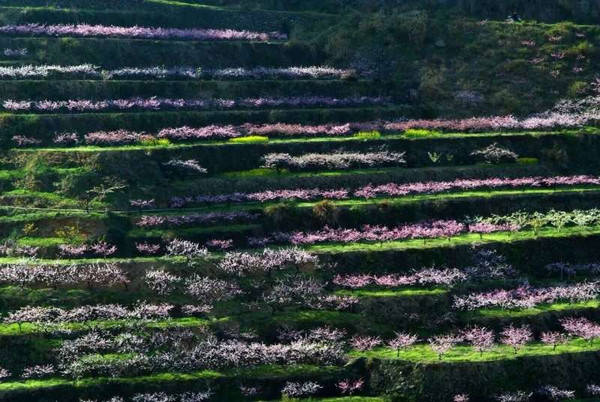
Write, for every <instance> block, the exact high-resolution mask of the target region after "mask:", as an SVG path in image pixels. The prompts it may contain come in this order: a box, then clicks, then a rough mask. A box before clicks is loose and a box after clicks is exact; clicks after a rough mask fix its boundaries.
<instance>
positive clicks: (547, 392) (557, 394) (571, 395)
mask: <svg viewBox="0 0 600 402" xmlns="http://www.w3.org/2000/svg"><path fill="white" fill-rule="evenodd" d="M537 393H538V394H540V395H542V396H544V397H546V398H548V399H549V400H551V401H564V400H567V399H575V391H570V390H566V389H560V388H558V387H555V386H554V385H544V386H543V387H541V388H540V389H539V390H538V391H537Z"/></svg>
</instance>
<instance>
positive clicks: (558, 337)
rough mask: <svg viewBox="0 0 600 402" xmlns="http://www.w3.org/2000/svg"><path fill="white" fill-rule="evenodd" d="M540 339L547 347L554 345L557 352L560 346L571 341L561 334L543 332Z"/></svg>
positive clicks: (553, 347) (553, 348)
mask: <svg viewBox="0 0 600 402" xmlns="http://www.w3.org/2000/svg"><path fill="white" fill-rule="evenodd" d="M540 339H541V340H542V342H543V343H545V344H546V345H552V350H556V347H557V346H558V345H562V344H565V343H567V341H568V340H569V338H568V337H567V335H565V334H561V333H560V332H543V333H542V335H541V338H540Z"/></svg>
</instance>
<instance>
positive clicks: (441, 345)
mask: <svg viewBox="0 0 600 402" xmlns="http://www.w3.org/2000/svg"><path fill="white" fill-rule="evenodd" d="M428 341H429V345H430V346H431V349H432V350H433V351H434V352H435V353H436V354H437V355H438V358H439V359H440V360H442V357H443V356H444V355H445V354H446V353H447V352H448V351H450V349H452V348H453V347H454V346H456V344H457V343H459V342H460V341H461V338H460V337H458V336H456V335H436V336H433V337H431V338H429V339H428Z"/></svg>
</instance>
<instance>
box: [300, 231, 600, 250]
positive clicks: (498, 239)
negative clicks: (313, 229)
mask: <svg viewBox="0 0 600 402" xmlns="http://www.w3.org/2000/svg"><path fill="white" fill-rule="evenodd" d="M598 234H600V226H595V227H585V228H580V227H572V228H564V229H562V230H561V231H559V230H556V229H551V228H545V229H542V230H540V231H539V233H538V235H536V234H535V233H534V232H533V231H520V232H514V233H509V232H498V233H491V234H486V235H484V236H483V237H482V236H480V235H479V234H473V233H468V234H462V235H458V236H454V237H450V238H447V239H441V238H438V239H410V240H398V241H390V242H381V243H348V244H340V243H330V244H317V245H311V246H307V247H305V248H306V249H307V250H308V251H312V252H315V253H319V254H336V253H350V252H373V251H392V250H394V251H396V250H418V249H422V250H425V249H432V248H447V247H456V246H462V245H472V244H493V243H513V242H518V241H525V240H534V239H541V238H565V237H573V236H592V235H598Z"/></svg>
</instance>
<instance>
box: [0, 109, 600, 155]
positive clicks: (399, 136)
mask: <svg viewBox="0 0 600 402" xmlns="http://www.w3.org/2000/svg"><path fill="white" fill-rule="evenodd" d="M104 114H109V113H104ZM7 115H10V114H7ZM582 132H585V134H592V135H598V134H600V129H597V128H593V127H589V128H586V129H585V130H557V131H519V132H482V133H456V132H455V133H451V132H448V133H441V132H440V133H437V132H435V133H432V134H428V135H426V136H416V137H415V136H413V135H411V134H408V135H407V134H405V133H390V134H382V135H381V137H377V138H374V137H373V138H369V139H367V140H369V141H370V140H373V141H381V140H410V141H421V140H429V139H440V138H444V139H461V138H502V137H505V138H509V137H517V138H518V137H523V136H532V137H536V138H539V137H544V136H556V135H567V136H574V135H579V134H581V133H582ZM362 141H365V138H364V137H358V136H354V135H349V136H340V137H295V138H289V137H286V138H269V141H268V143H267V144H265V145H281V144H295V143H307V142H310V143H320V142H337V143H344V142H362ZM250 144H252V143H250ZM226 145H243V144H240V143H238V144H232V143H231V142H230V141H229V140H227V141H221V140H208V141H202V142H187V143H177V144H150V145H142V144H132V145H120V146H105V147H103V146H92V145H82V146H76V147H66V148H65V147H41V148H16V149H14V150H13V151H15V152H24V153H31V152H38V151H43V152H106V151H134V150H153V149H165V148H169V149H186V148H193V147H214V146H226Z"/></svg>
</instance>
